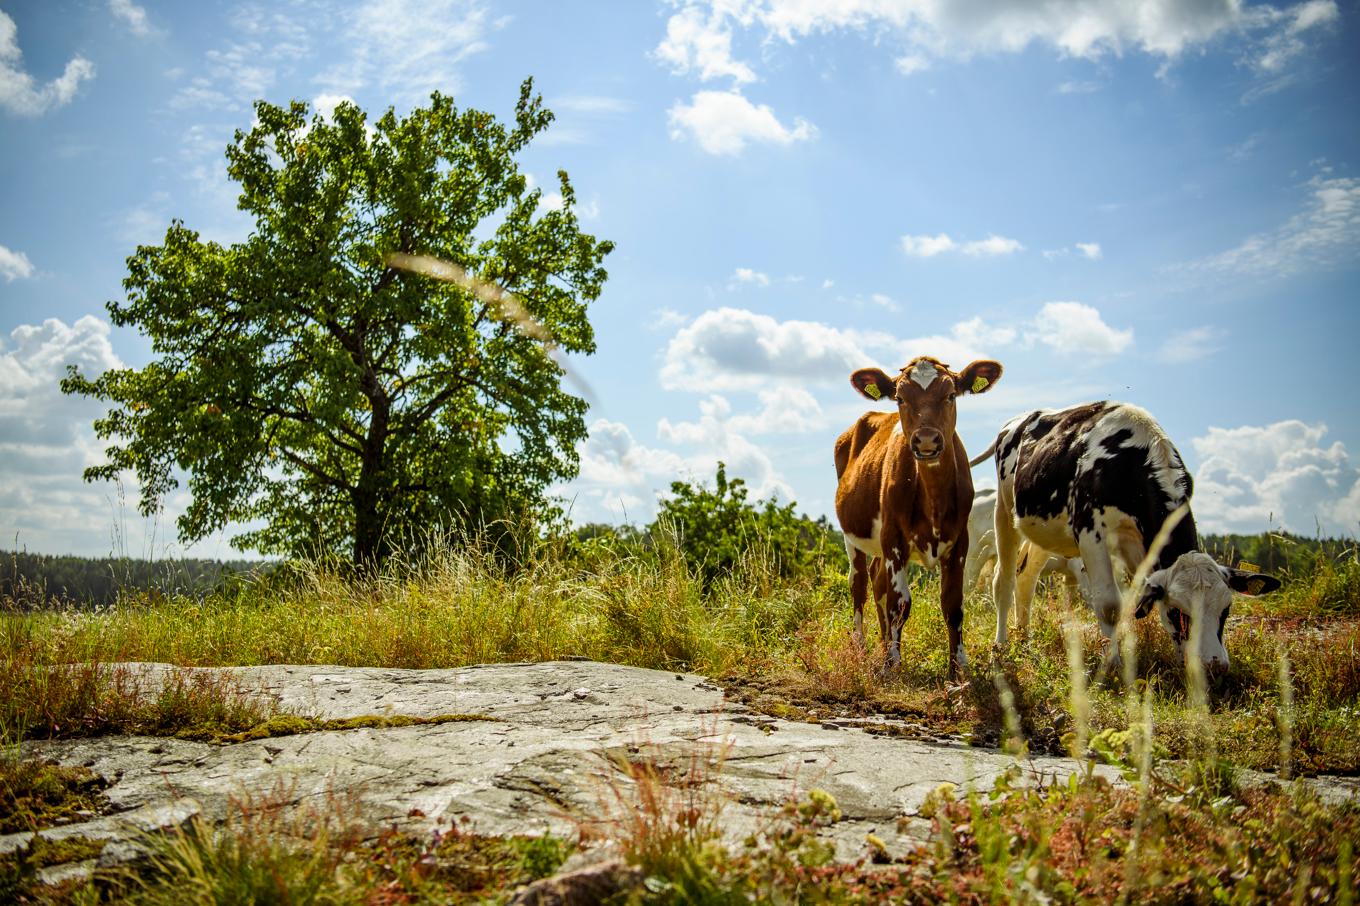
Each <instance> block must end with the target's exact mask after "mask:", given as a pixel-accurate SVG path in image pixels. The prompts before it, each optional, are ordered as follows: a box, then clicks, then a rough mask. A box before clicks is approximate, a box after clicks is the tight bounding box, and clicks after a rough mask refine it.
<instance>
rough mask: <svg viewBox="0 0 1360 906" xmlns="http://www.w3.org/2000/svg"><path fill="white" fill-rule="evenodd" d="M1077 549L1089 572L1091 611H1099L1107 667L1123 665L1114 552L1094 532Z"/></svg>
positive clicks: (1082, 536) (1082, 534) (1080, 538)
mask: <svg viewBox="0 0 1360 906" xmlns="http://www.w3.org/2000/svg"><path fill="white" fill-rule="evenodd" d="M1077 549H1078V550H1080V551H1081V563H1082V566H1083V567H1084V568H1085V570H1086V581H1087V590H1088V591H1089V593H1090V595H1091V609H1092V610H1093V611H1095V614H1096V622H1097V623H1098V624H1099V625H1100V632H1101V634H1102V635H1104V636H1105V666H1106V667H1107V668H1108V669H1110V670H1113V669H1116V668H1117V667H1118V666H1119V644H1118V639H1116V638H1115V634H1116V632H1118V629H1119V603H1120V596H1119V586H1118V585H1117V584H1116V583H1115V581H1114V564H1113V563H1111V562H1110V551H1109V548H1107V547H1106V546H1105V542H1104V541H1101V540H1100V539H1099V538H1098V537H1097V536H1096V534H1095V533H1094V532H1080V533H1078V535H1077Z"/></svg>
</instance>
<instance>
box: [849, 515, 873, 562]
mask: <svg viewBox="0 0 1360 906" xmlns="http://www.w3.org/2000/svg"><path fill="white" fill-rule="evenodd" d="M871 530H872V532H873V534H872V535H870V536H869V537H868V538H861V537H859V536H858V535H852V534H850V533H849V532H842V534H843V535H845V543H846V544H847V545H849V546H850V547H853V548H854V549H855V550H857V551H862V552H863V553H864V554H865V555H867V556H869V557H870V558H873V559H880V558H882V556H883V544H882V540H881V539H882V532H883V518H882V517H881V516H875V517H874V524H873V526H872V529H871Z"/></svg>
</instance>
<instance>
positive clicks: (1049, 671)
mask: <svg viewBox="0 0 1360 906" xmlns="http://www.w3.org/2000/svg"><path fill="white" fill-rule="evenodd" d="M1286 578H1287V582H1286V585H1285V588H1284V589H1283V590H1282V591H1280V592H1277V593H1275V594H1273V595H1270V596H1267V597H1265V598H1261V599H1247V598H1239V599H1238V603H1236V604H1235V605H1234V618H1233V620H1232V622H1231V623H1230V625H1229V628H1228V631H1227V633H1226V641H1227V645H1228V649H1229V651H1230V653H1231V655H1232V669H1231V671H1230V673H1229V674H1228V676H1227V677H1226V678H1225V679H1224V680H1223V681H1222V682H1221V683H1219V684H1218V685H1217V686H1216V687H1215V688H1214V689H1212V690H1211V696H1210V698H1211V701H1210V707H1209V710H1208V713H1207V714H1206V713H1204V711H1203V709H1200V708H1196V707H1192V702H1190V701H1189V700H1188V698H1187V695H1186V686H1187V678H1186V674H1185V670H1184V667H1183V665H1182V664H1181V663H1180V662H1179V659H1178V657H1177V655H1176V652H1175V649H1174V647H1173V646H1172V644H1171V642H1170V641H1169V639H1167V637H1166V636H1165V634H1164V633H1163V632H1162V631H1161V629H1160V627H1158V626H1156V625H1154V621H1153V620H1151V619H1149V620H1144V621H1141V623H1140V624H1139V625H1138V627H1137V642H1138V653H1137V661H1138V678H1137V682H1138V684H1139V685H1140V686H1141V687H1144V688H1146V689H1148V690H1150V691H1151V693H1152V695H1151V706H1152V709H1153V715H1154V722H1155V725H1156V727H1157V732H1158V740H1159V743H1160V744H1161V745H1163V746H1164V747H1165V748H1166V749H1167V750H1168V751H1169V752H1171V753H1172V754H1177V755H1187V756H1188V755H1193V754H1196V752H1197V747H1198V746H1199V742H1200V740H1201V739H1202V738H1203V737H1204V736H1205V735H1208V736H1210V737H1212V738H1213V739H1215V740H1216V741H1217V742H1216V744H1217V746H1218V747H1219V754H1221V755H1222V756H1223V757H1225V758H1229V759H1231V760H1233V761H1235V762H1237V763H1238V764H1241V765H1243V766H1246V767H1252V768H1262V769H1274V768H1277V767H1279V757H1280V756H1279V752H1280V738H1281V733H1282V730H1281V728H1282V727H1283V726H1284V725H1285V722H1284V720H1283V718H1282V710H1281V708H1282V706H1281V701H1280V688H1281V686H1280V681H1279V680H1280V677H1279V664H1280V663H1281V662H1282V660H1284V659H1286V658H1287V660H1288V663H1289V665H1290V675H1289V680H1290V686H1291V702H1290V706H1291V707H1290V714H1289V715H1288V726H1289V733H1290V734H1291V738H1292V742H1291V752H1292V756H1291V757H1292V764H1291V765H1290V767H1291V768H1292V769H1293V770H1295V771H1297V772H1301V773H1317V772H1339V773H1357V772H1360V650H1358V649H1360V645H1357V643H1358V642H1360V561H1357V558H1356V556H1355V554H1354V552H1352V553H1351V554H1350V555H1349V556H1348V557H1345V558H1342V559H1341V560H1340V561H1319V563H1318V565H1317V566H1316V568H1315V569H1314V570H1313V571H1312V572H1310V573H1307V574H1300V575H1297V576H1289V577H1286ZM915 589H916V590H915V599H916V605H915V607H914V609H913V612H912V614H911V617H910V619H909V621H908V623H907V628H906V631H905V632H904V634H903V640H902V649H903V650H902V664H903V666H902V667H901V669H900V670H897V671H895V672H893V673H892V674H889V675H884V674H883V673H882V672H881V671H880V665H881V662H880V658H879V655H878V652H877V649H876V648H875V649H873V650H871V651H869V652H865V651H861V650H860V649H859V648H858V647H857V646H855V645H854V644H853V642H852V641H851V640H850V634H849V611H850V607H849V592H848V588H847V584H846V581H845V579H844V577H842V576H839V575H832V576H821V577H806V578H802V579H794V580H782V579H780V578H779V577H778V575H777V573H776V572H775V570H774V569H773V567H772V565H771V564H770V563H768V562H766V561H764V560H762V559H761V558H760V557H759V556H758V555H754V554H752V555H748V557H747V559H746V560H745V561H744V562H743V563H742V564H740V566H739V568H738V569H737V570H736V571H734V572H733V573H732V574H731V575H729V576H727V577H725V578H723V579H720V580H719V581H718V582H717V583H716V585H715V586H714V587H712V588H709V589H707V590H706V589H705V587H704V583H703V581H702V580H701V578H700V577H699V576H698V575H697V574H696V572H695V571H693V570H691V569H690V568H689V567H687V565H686V563H685V561H684V560H683V558H682V557H681V556H680V554H679V552H678V550H677V549H676V548H674V546H669V547H668V546H666V545H664V544H663V545H661V547H660V548H659V549H658V551H656V552H655V553H654V554H652V555H650V556H646V557H641V556H626V555H623V554H616V555H596V556H594V557H592V559H591V561H590V563H589V564H583V563H581V562H579V561H577V560H573V559H572V558H570V557H566V556H563V555H562V554H561V552H560V551H557V550H554V549H552V548H551V547H546V548H544V549H542V550H540V551H539V552H538V553H537V554H535V555H534V556H532V557H531V558H530V559H529V560H528V562H527V563H526V564H524V565H523V566H522V567H521V568H519V569H517V570H510V569H508V568H506V567H505V566H503V565H502V564H501V563H500V562H499V561H497V560H496V559H495V558H494V557H493V556H492V555H491V554H489V553H485V552H482V551H479V550H477V549H476V548H475V547H470V548H469V547H464V548H453V547H445V548H443V549H440V550H438V551H436V552H435V553H434V554H432V555H431V556H429V557H428V558H427V559H426V560H424V561H423V562H421V563H418V564H403V565H398V566H396V567H394V568H392V569H390V570H389V571H388V572H386V573H385V574H383V575H382V576H379V577H377V578H374V579H371V580H367V581H361V580H356V579H353V578H351V577H347V576H345V575H343V574H341V573H339V572H334V571H328V570H325V569H322V568H320V567H312V568H310V569H305V570H302V571H300V572H299V573H298V574H297V575H296V576H295V577H294V578H293V579H292V580H291V581H288V582H273V583H270V584H257V585H251V586H245V587H243V588H240V589H236V590H233V591H229V592H224V593H221V594H216V595H208V596H205V597H202V598H169V599H165V598H162V597H160V596H144V597H135V596H130V597H125V598H123V599H122V600H120V602H119V603H118V604H117V606H115V607H113V608H110V609H107V610H103V611H100V612H98V613H88V612H77V611H70V610H68V611H61V612H45V613H27V614H19V613H4V614H0V731H3V732H4V733H5V734H6V735H8V736H9V737H11V738H12V737H15V736H29V737H32V736H67V735H89V734H95V733H102V732H161V733H166V732H168V733H171V734H173V733H181V734H185V735H190V736H197V737H198V738H209V737H211V738H225V737H228V736H231V735H233V734H242V733H247V732H249V731H250V730H251V729H252V728H254V727H256V726H259V725H260V724H261V723H262V722H263V721H264V720H267V719H268V718H269V717H270V716H271V715H270V714H269V713H266V712H263V711H261V710H260V709H261V708H262V707H263V705H262V704H261V702H260V700H259V698H258V697H253V696H250V695H249V694H247V693H246V692H245V691H244V690H240V689H233V688H229V686H230V683H229V681H228V680H225V679H222V678H220V677H215V675H212V674H204V673H184V674H179V675H174V676H172V680H171V682H170V683H169V684H168V685H167V688H166V689H165V690H164V691H162V692H160V693H158V694H154V695H145V694H133V693H134V692H136V690H135V689H133V688H132V685H134V684H135V679H134V678H133V675H132V674H131V673H129V672H128V671H127V668H124V667H114V666H107V665H109V664H112V663H115V662H122V661H164V662H170V663H172V664H178V665H183V666H186V667H187V666H200V667H201V666H217V665H249V664H269V663H325V664H341V665H350V666H384V667H410V668H430V667H458V666H464V665H468V664H474V663H486V662H497V661H539V660H548V659H554V658H561V657H567V656H576V657H582V656H583V657H588V658H592V659H596V660H601V661H610V662H615V663H623V664H632V665H636V666H643V667H653V668H658V669H677V670H681V669H683V670H693V671H697V672H701V673H705V674H707V675H710V676H715V677H720V678H722V679H723V680H724V681H725V682H726V683H727V684H728V686H729V690H730V691H729V694H730V695H732V696H733V697H735V698H738V699H740V700H742V701H744V702H746V703H748V704H751V705H753V706H754V707H757V708H759V709H761V710H764V711H766V712H768V713H771V714H773V715H775V716H782V717H797V718H804V719H824V718H826V717H830V716H844V715H887V716H892V717H899V718H904V719H906V720H907V721H909V722H910V723H913V724H915V725H918V726H919V727H920V731H921V734H922V735H943V734H952V735H964V736H967V737H969V738H972V739H973V740H975V741H977V742H980V743H986V744H999V743H1000V741H1001V738H1002V735H1003V719H1002V715H1003V709H1002V707H1001V702H1000V692H999V691H998V687H997V686H996V684H995V683H994V681H993V675H994V674H995V673H996V672H998V671H1000V672H1001V674H1002V675H1003V676H1004V678H1005V680H1006V685H1007V687H1008V688H1009V689H1010V690H1012V693H1013V695H1014V697H1015V700H1016V710H1017V712H1018V714H1019V720H1020V729H1021V732H1022V733H1023V735H1024V736H1025V737H1026V739H1027V740H1028V742H1029V745H1030V747H1031V749H1032V750H1035V751H1047V752H1054V753H1058V752H1061V751H1063V745H1062V741H1061V740H1062V735H1063V733H1064V732H1066V730H1065V729H1064V728H1066V727H1069V725H1070V723H1071V720H1072V716H1071V715H1070V714H1069V713H1068V712H1069V709H1068V697H1069V696H1068V693H1069V691H1070V686H1071V682H1070V679H1069V669H1068V666H1069V665H1068V661H1069V652H1068V638H1069V636H1071V634H1072V633H1075V634H1076V635H1075V638H1076V642H1077V643H1078V645H1079V648H1080V657H1081V661H1082V663H1083V665H1084V667H1085V671H1086V674H1087V675H1094V674H1095V673H1096V672H1097V668H1098V666H1099V655H1100V650H1101V639H1100V636H1099V633H1098V631H1097V630H1096V626H1095V621H1094V619H1093V618H1092V617H1091V615H1090V614H1089V612H1087V611H1086V610H1085V608H1084V607H1082V606H1081V605H1079V604H1078V605H1077V607H1076V608H1071V607H1069V605H1066V604H1064V603H1062V602H1061V600H1060V596H1059V595H1056V594H1053V593H1051V592H1050V591H1048V590H1047V589H1042V590H1041V595H1040V597H1039V598H1038V599H1037V600H1036V601H1035V604H1034V607H1033V618H1032V621H1031V627H1030V632H1029V636H1028V638H1026V639H1023V640H1017V641H1015V642H1013V644H1012V646H1011V648H1010V649H1009V650H1008V651H1005V652H995V651H993V650H992V649H991V645H990V642H991V633H992V628H993V623H994V617H993V615H992V610H991V607H990V604H989V603H988V602H987V601H986V600H984V599H982V598H980V597H975V598H972V599H970V601H969V603H968V605H967V607H966V609H965V626H964V631H965V645H966V647H967V649H968V651H969V653H970V655H971V656H972V665H971V667H970V668H969V670H968V674H967V678H968V679H969V680H970V682H969V683H968V684H967V685H966V686H965V687H963V688H961V689H958V688H955V689H951V688H948V687H947V686H946V683H945V676H946V659H945V650H944V648H945V645H944V628H943V620H942V617H941V615H940V611H939V608H938V606H937V605H936V603H935V602H936V601H938V579H937V578H936V577H934V576H929V575H926V576H923V577H919V578H918V581H917V582H916V583H915ZM1308 613H1312V614H1314V615H1313V616H1311V617H1305V616H1302V614H1308ZM871 622H872V621H871ZM101 665H103V666H101ZM1089 707H1090V718H1089V719H1090V722H1091V725H1092V726H1093V727H1094V728H1095V729H1097V730H1098V729H1101V728H1105V727H1120V726H1123V725H1124V724H1125V723H1127V721H1126V714H1125V711H1126V706H1125V700H1124V696H1123V693H1122V689H1121V687H1120V682H1119V680H1118V678H1114V679H1109V680H1107V681H1104V682H1096V683H1093V685H1092V688H1091V693H1090V702H1089Z"/></svg>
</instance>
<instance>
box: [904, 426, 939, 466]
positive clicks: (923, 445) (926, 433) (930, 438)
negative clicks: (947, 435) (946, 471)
mask: <svg viewBox="0 0 1360 906" xmlns="http://www.w3.org/2000/svg"><path fill="white" fill-rule="evenodd" d="M943 453H944V435H943V434H942V433H940V432H939V431H937V430H936V429H934V428H921V429H919V430H917V431H916V432H914V433H913V434H912V435H911V455H912V456H915V457H916V458H917V459H918V460H920V461H921V462H934V461H935V460H937V459H939V458H940V456H941V455H942V454H943Z"/></svg>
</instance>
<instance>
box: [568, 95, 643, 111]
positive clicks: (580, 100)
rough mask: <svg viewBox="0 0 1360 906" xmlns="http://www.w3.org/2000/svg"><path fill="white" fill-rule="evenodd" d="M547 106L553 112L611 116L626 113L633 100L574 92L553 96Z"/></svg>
mask: <svg viewBox="0 0 1360 906" xmlns="http://www.w3.org/2000/svg"><path fill="white" fill-rule="evenodd" d="M548 106H549V107H550V108H552V110H553V112H554V113H580V114H583V115H587V116H613V115H617V114H622V113H628V112H629V111H631V110H632V109H633V102H632V101H627V100H624V99H623V98H615V97H608V96H606V95H595V94H575V95H568V96H566V97H560V98H554V99H553V100H552V101H551V102H550V103H549V104H548Z"/></svg>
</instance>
